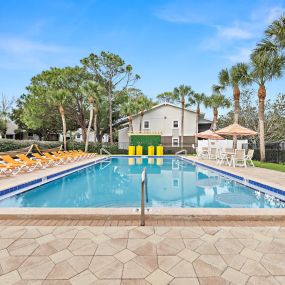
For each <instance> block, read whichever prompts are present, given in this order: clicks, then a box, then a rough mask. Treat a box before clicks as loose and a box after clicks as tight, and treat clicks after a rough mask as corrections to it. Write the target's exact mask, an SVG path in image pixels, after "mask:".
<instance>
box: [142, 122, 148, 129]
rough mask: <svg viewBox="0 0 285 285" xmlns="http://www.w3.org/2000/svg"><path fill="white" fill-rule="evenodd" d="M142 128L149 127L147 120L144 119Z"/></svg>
mask: <svg viewBox="0 0 285 285" xmlns="http://www.w3.org/2000/svg"><path fill="white" fill-rule="evenodd" d="M143 128H144V129H149V121H144V122H143Z"/></svg>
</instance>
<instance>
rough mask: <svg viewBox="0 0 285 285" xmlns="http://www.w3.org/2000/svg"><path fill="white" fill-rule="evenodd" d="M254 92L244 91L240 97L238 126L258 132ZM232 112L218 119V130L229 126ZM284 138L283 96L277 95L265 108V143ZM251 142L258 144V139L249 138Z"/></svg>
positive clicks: (284, 98) (284, 108)
mask: <svg viewBox="0 0 285 285" xmlns="http://www.w3.org/2000/svg"><path fill="white" fill-rule="evenodd" d="M255 94H256V90H254V89H244V90H242V92H241V97H240V124H241V125H243V126H245V127H246V128H249V129H252V130H254V131H258V100H255V98H256V95H255ZM233 115H234V114H233V112H232V111H230V112H229V113H227V114H226V115H223V116H221V117H220V119H219V122H218V127H219V128H224V127H226V126H228V125H229V124H231V122H232V120H233ZM284 137H285V94H278V95H277V97H276V99H275V100H273V101H272V100H268V101H267V104H266V107H265V141H266V142H274V141H278V140H281V139H284ZM250 140H251V142H254V143H256V144H257V143H259V139H258V137H252V138H250Z"/></svg>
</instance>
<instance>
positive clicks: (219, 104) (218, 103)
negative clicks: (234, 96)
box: [204, 85, 231, 131]
mask: <svg viewBox="0 0 285 285" xmlns="http://www.w3.org/2000/svg"><path fill="white" fill-rule="evenodd" d="M221 88H222V87H221V86H219V85H214V86H213V88H212V89H213V95H211V96H210V97H205V100H204V105H205V107H206V108H212V109H213V123H212V126H211V130H213V131H215V130H216V129H217V123H218V115H219V108H229V107H230V106H231V102H230V101H229V100H228V99H227V98H226V97H225V96H224V95H222V94H221V93H220V90H221Z"/></svg>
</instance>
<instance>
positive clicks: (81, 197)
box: [0, 157, 284, 208]
mask: <svg viewBox="0 0 285 285" xmlns="http://www.w3.org/2000/svg"><path fill="white" fill-rule="evenodd" d="M144 167H146V169H147V189H146V205H147V207H180V208H181V207H182V208H280V207H284V202H282V201H280V200H278V199H277V198H274V197H273V196H270V195H267V194H263V193H261V192H259V191H256V190H254V189H252V188H249V187H246V186H244V185H242V184H239V183H237V182H235V181H233V180H231V179H228V178H226V177H223V176H221V175H219V174H218V173H217V172H214V171H212V170H209V169H207V168H204V167H201V166H197V165H194V164H192V163H191V162H187V161H185V160H182V159H180V158H175V157H172V158H166V157H164V158H128V157H120V158H110V159H107V160H105V161H103V162H100V163H97V164H96V165H92V166H90V167H87V168H85V169H82V170H79V171H77V172H75V173H73V174H70V175H67V176H65V177H63V178H59V179H57V180H54V181H52V182H50V183H47V184H45V185H42V186H39V187H37V188H34V189H32V190H30V191H27V192H24V193H21V194H18V195H16V196H13V197H10V198H7V199H5V200H2V201H0V207H60V208H64V207H139V206H140V199H141V196H140V195H141V191H140V189H141V188H140V187H141V173H142V170H143V168H144Z"/></svg>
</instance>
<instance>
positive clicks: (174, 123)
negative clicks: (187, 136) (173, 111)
mask: <svg viewBox="0 0 285 285" xmlns="http://www.w3.org/2000/svg"><path fill="white" fill-rule="evenodd" d="M178 127H179V125H178V121H173V128H175V129H177V128H178Z"/></svg>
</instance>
